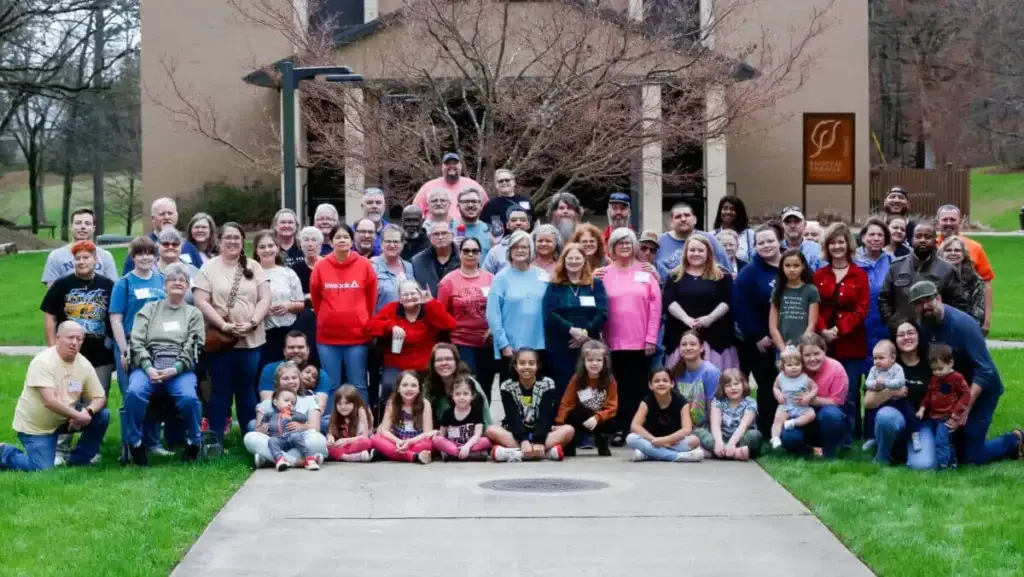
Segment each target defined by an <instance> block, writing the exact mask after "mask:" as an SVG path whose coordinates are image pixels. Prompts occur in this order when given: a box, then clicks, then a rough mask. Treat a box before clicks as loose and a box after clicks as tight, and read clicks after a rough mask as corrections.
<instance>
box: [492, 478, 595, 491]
mask: <svg viewBox="0 0 1024 577" xmlns="http://www.w3.org/2000/svg"><path fill="white" fill-rule="evenodd" d="M608 486H609V485H608V483H602V482H600V481H586V480H583V479H559V478H552V477H537V478H533V479H498V480H496V481H487V482H484V483H480V487H482V488H484V489H490V490H491V491H515V492H518V493H572V492H576V491H599V490H601V489H607V488H608Z"/></svg>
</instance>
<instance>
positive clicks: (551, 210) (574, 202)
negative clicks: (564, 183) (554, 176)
mask: <svg viewBox="0 0 1024 577" xmlns="http://www.w3.org/2000/svg"><path fill="white" fill-rule="evenodd" d="M560 202H564V203H565V204H568V205H569V206H570V207H571V208H572V209H573V211H575V212H576V214H577V215H579V216H583V208H582V207H581V206H580V199H578V198H576V195H575V194H573V193H571V192H559V193H558V194H556V195H554V196H552V197H551V199H550V200H548V220H549V221H550V220H551V219H552V218H553V217H554V216H555V211H556V210H558V203H560Z"/></svg>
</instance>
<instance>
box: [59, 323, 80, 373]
mask: <svg viewBox="0 0 1024 577" xmlns="http://www.w3.org/2000/svg"><path fill="white" fill-rule="evenodd" d="M84 340H85V329H84V328H82V326H81V325H79V324H78V323H76V322H75V321H64V322H62V323H60V324H59V325H57V344H56V346H57V354H58V355H59V356H60V358H61V359H63V360H64V362H66V363H70V362H74V360H75V357H77V356H78V351H79V350H80V349H81V348H82V341H84Z"/></svg>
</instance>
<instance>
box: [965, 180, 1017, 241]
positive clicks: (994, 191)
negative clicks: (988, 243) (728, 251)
mask: <svg viewBox="0 0 1024 577" xmlns="http://www.w3.org/2000/svg"><path fill="white" fill-rule="evenodd" d="M1022 205H1024V172H1011V173H1000V172H992V169H990V168H975V169H973V170H972V171H971V220H975V221H978V222H982V223H984V224H986V225H988V226H990V227H992V228H993V229H994V230H998V231H1013V230H1020V220H1019V215H1020V208H1021V206H1022Z"/></svg>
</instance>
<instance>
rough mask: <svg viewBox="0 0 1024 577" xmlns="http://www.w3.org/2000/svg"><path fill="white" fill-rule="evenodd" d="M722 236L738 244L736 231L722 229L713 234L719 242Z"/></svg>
mask: <svg viewBox="0 0 1024 577" xmlns="http://www.w3.org/2000/svg"><path fill="white" fill-rule="evenodd" d="M723 236H731V237H732V239H733V240H734V241H736V242H737V243H739V242H740V235H738V234H736V231H735V230H733V229H731V228H723V229H721V230H719V231H718V232H716V233H715V238H717V239H718V240H719V241H721V240H722V237H723Z"/></svg>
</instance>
